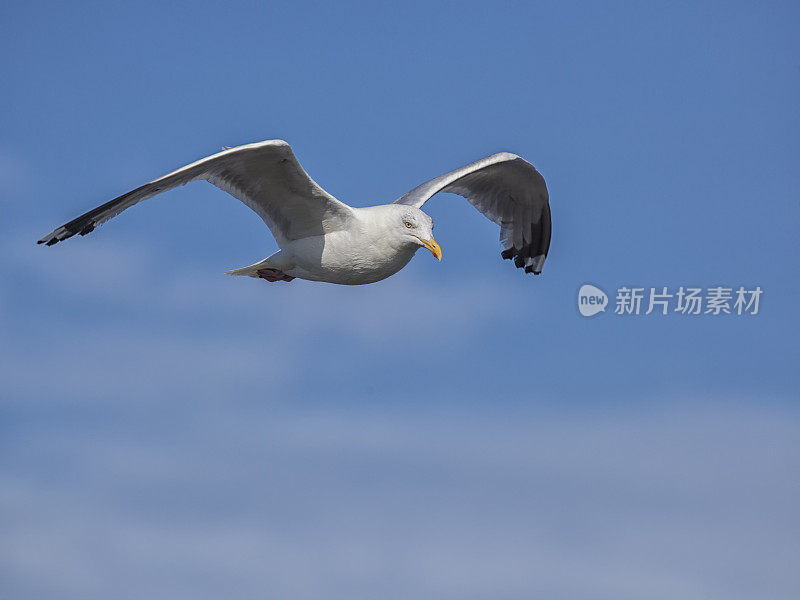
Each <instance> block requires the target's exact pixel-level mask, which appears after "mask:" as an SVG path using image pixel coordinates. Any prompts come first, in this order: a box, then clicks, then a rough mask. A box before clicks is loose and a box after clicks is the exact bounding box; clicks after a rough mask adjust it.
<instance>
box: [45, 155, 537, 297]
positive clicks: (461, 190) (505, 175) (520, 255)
mask: <svg viewBox="0 0 800 600" xmlns="http://www.w3.org/2000/svg"><path fill="white" fill-rule="evenodd" d="M197 180H205V181H208V182H210V183H212V184H213V185H215V186H217V187H218V188H220V189H222V190H225V191H226V192H228V193H229V194H231V195H232V196H234V197H235V198H237V199H239V200H241V201H242V202H243V203H244V204H246V205H247V206H248V207H250V208H251V209H252V210H253V211H255V213H256V214H257V215H258V216H259V217H261V218H262V219H263V220H264V222H265V223H266V225H267V227H268V228H269V230H270V231H271V232H272V235H273V236H274V237H275V241H276V242H277V244H278V247H279V248H280V250H279V251H278V252H275V253H274V254H272V255H271V256H268V257H267V258H265V259H264V260H262V261H259V262H257V263H255V264H252V265H250V266H248V267H243V268H241V269H234V270H233V271H228V274H229V275H246V276H250V277H256V278H260V279H265V280H266V281H270V282H276V281H291V280H293V279H295V278H300V279H306V280H309V281H324V282H328V283H338V284H344V285H360V284H367V283H374V282H376V281H381V280H382V279H386V278H387V277H389V276H391V275H394V274H395V273H397V272H398V271H399V270H400V269H402V268H403V267H405V266H406V265H407V264H408V263H409V261H410V260H411V258H412V257H413V256H414V254H415V253H416V251H417V250H419V249H420V248H427V249H428V250H430V251H431V253H432V254H433V256H435V257H436V258H437V259H438V260H440V261H441V260H442V249H441V248H440V247H439V244H438V243H437V242H436V240H435V239H434V238H433V219H431V218H430V216H428V215H427V214H426V213H424V212H422V210H421V208H422V206H423V205H424V204H425V202H427V201H428V200H429V199H430V198H431V197H432V196H434V195H435V194H437V193H439V192H449V193H454V194H458V195H460V196H463V197H464V198H466V199H467V200H468V201H469V202H470V203H471V204H472V205H473V206H474V207H475V208H477V209H478V210H479V211H480V212H481V213H483V214H484V215H485V216H486V217H487V218H489V219H490V220H492V221H494V222H495V223H497V224H498V225H499V226H500V242H501V245H502V247H503V250H502V253H501V256H502V257H503V258H504V259H513V260H514V264H515V265H516V266H517V268H521V269H522V268H524V270H525V272H526V273H535V274H537V275H538V274H539V273H541V271H542V265H543V264H544V260H545V258H546V257H547V251H548V248H549V246H550V227H551V225H550V205H549V201H548V194H547V186H546V185H545V182H544V178H543V177H542V176H541V175H540V174H539V172H538V171H537V170H536V169H535V168H534V167H533V165H531V164H530V163H528V162H526V161H525V160H523V159H522V158H520V157H519V156H517V155H516V154H511V153H509V152H500V153H499V154H493V155H492V156H487V157H486V158H482V159H481V160H478V161H476V162H473V163H470V164H468V165H465V166H463V167H461V168H460V169H456V170H454V171H450V172H449V173H445V174H444V175H440V176H439V177H436V178H435V179H431V180H430V181H426V182H425V183H423V184H422V185H419V186H417V187H415V188H414V189H413V190H411V191H410V192H408V193H407V194H404V195H403V196H401V197H400V198H398V199H397V200H395V201H394V202H392V203H391V204H381V205H378V206H368V207H364V208H356V207H353V206H348V205H347V204H344V203H343V202H340V201H339V200H337V199H336V198H334V197H333V196H331V195H330V194H329V193H328V192H326V191H325V190H323V189H322V188H321V187H320V186H319V185H317V183H316V182H314V180H313V179H311V177H309V176H308V173H306V172H305V170H303V167H301V166H300V163H299V162H298V160H297V158H295V155H294V153H293V152H292V149H291V147H290V146H289V144H288V143H286V142H284V141H283V140H267V141H264V142H257V143H254V144H246V145H244V146H237V147H235V148H224V149H223V151H222V152H219V153H217V154H213V155H212V156H208V157H206V158H203V159H201V160H198V161H197V162H193V163H191V164H189V165H186V166H185V167H182V168H180V169H178V170H177V171H173V172H172V173H169V174H167V175H164V176H163V177H159V178H158V179H155V180H153V181H151V182H150V183H146V184H145V185H143V186H141V187H138V188H136V189H135V190H133V191H130V192H128V193H127V194H123V195H122V196H120V197H118V198H115V199H113V200H111V201H109V202H106V203H105V204H103V205H102V206H98V207H97V208H95V209H93V210H90V211H89V212H87V213H85V214H83V215H81V216H79V217H78V218H76V219H74V220H72V221H70V222H69V223H67V224H66V225H62V226H61V227H59V228H58V229H56V230H54V231H52V232H51V233H48V234H47V235H46V236H44V237H43V238H42V239H40V240H39V241H38V243H39V244H46V245H48V246H52V245H53V244H57V243H58V242H61V241H63V240H66V239H67V238H70V237H72V236H73V235H75V234H76V233H77V234H79V235H86V234H87V233H90V232H91V231H93V230H94V229H95V227H97V226H98V225H100V224H102V223H105V222H106V221H108V220H109V219H111V218H112V217H115V216H116V215H118V214H119V213H121V212H122V211H124V210H125V209H127V208H130V207H131V206H133V205H134V204H138V203H139V202H141V201H142V200H147V199H148V198H152V197H153V196H155V195H157V194H160V193H161V192H165V191H167V190H170V189H172V188H175V187H178V186H181V185H185V184H187V183H189V182H191V181H197Z"/></svg>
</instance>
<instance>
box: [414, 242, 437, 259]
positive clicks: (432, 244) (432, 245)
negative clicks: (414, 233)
mask: <svg viewBox="0 0 800 600" xmlns="http://www.w3.org/2000/svg"><path fill="white" fill-rule="evenodd" d="M419 241H420V242H422V245H423V246H425V247H426V248H427V249H428V250H430V251H431V254H433V255H434V256H435V257H436V258H437V259H439V260H442V249H441V248H440V247H439V244H437V243H436V240H435V239H433V238H431V239H429V240H423V239H422V238H420V239H419Z"/></svg>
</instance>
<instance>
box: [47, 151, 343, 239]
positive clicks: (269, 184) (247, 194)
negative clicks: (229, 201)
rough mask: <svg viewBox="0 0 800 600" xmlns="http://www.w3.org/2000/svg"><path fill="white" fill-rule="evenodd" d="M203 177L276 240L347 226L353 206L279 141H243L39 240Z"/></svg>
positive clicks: (82, 230)
mask: <svg viewBox="0 0 800 600" xmlns="http://www.w3.org/2000/svg"><path fill="white" fill-rule="evenodd" d="M203 179H204V180H206V181H209V182H210V183H212V184H214V185H215V186H217V187H218V188H220V189H223V190H225V191H226V192H228V193H229V194H231V195H232V196H234V197H236V198H238V199H239V200H241V201H242V202H243V203H244V204H246V205H247V206H248V207H250V208H251V209H252V210H253V211H255V212H256V213H257V214H258V215H259V216H260V217H261V218H262V219H263V220H264V222H265V223H266V224H267V227H269V228H270V230H271V231H272V234H273V235H274V236H275V239H276V240H277V242H278V244H279V245H283V244H285V243H286V242H288V241H291V240H296V239H300V238H303V237H309V236H313V235H320V234H323V233H327V232H329V231H336V230H338V229H343V228H345V227H346V226H347V223H348V221H349V220H350V219H351V218H352V210H351V208H350V207H349V206H347V205H346V204H343V203H342V202H339V201H338V200H337V199H336V198H334V197H333V196H331V195H330V194H329V193H328V192H326V191H325V190H323V189H322V188H321V187H320V186H319V185H317V184H316V183H315V182H314V180H313V179H311V177H309V176H308V173H306V172H305V171H304V170H303V167H301V166H300V163H299V162H298V161H297V158H295V155H294V153H293V152H292V149H291V147H290V146H289V144H287V143H286V142H284V141H283V140H268V141H265V142H258V143H255V144H247V145H245V146H238V147H236V148H230V149H225V150H223V151H222V152H219V153H217V154H214V155H212V156H209V157H207V158H204V159H201V160H199V161H197V162H194V163H192V164H190V165H187V166H185V167H183V168H181V169H178V170H177V171H173V172H172V173H169V174H167V175H164V176H163V177H159V178H158V179H156V180H154V181H151V182H150V183H147V184H145V185H143V186H141V187H139V188H136V189H135V190H133V191H131V192H128V193H127V194H123V195H122V196H120V197H118V198H115V199H113V200H111V201H110V202H106V203H105V204H103V205H102V206H98V207H97V208H95V209H94V210H90V211H89V212H87V213H85V214H83V215H81V216H80V217H78V218H76V219H74V220H72V221H70V222H69V223H67V224H65V225H62V226H61V227H59V228H58V229H56V230H54V231H52V232H51V233H49V234H47V235H46V236H44V237H43V238H42V239H41V240H39V242H38V243H40V244H47V245H48V246H52V245H53V244H56V243H58V242H60V241H62V240H65V239H67V238H70V237H72V236H73V235H75V234H76V233H77V234H80V235H86V234H87V233H89V232H91V231H92V230H93V229H94V228H95V227H97V226H98V225H100V224H102V223H105V222H106V221H108V220H109V219H111V218H112V217H115V216H116V215H118V214H119V213H121V212H122V211H124V210H125V209H126V208H130V207H131V206H133V205H134V204H137V203H139V202H141V201H142V200H146V199H148V198H152V197H153V196H155V195H156V194H160V193H161V192H164V191H167V190H169V189H172V188H175V187H178V186H181V185H186V184H187V183H189V182H191V181H198V180H203Z"/></svg>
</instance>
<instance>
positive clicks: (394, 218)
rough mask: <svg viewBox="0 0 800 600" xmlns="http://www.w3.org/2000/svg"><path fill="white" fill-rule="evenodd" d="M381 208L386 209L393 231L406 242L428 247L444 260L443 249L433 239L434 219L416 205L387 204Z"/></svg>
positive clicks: (388, 221)
mask: <svg viewBox="0 0 800 600" xmlns="http://www.w3.org/2000/svg"><path fill="white" fill-rule="evenodd" d="M380 208H381V209H383V210H384V211H385V213H384V219H386V224H387V225H388V227H389V229H390V230H391V231H392V233H396V235H397V236H398V237H399V238H400V239H402V240H403V241H405V242H408V243H412V244H416V245H417V246H421V247H423V248H427V249H428V250H430V251H431V254H433V255H434V256H435V257H436V258H437V259H438V260H442V249H441V248H440V247H439V244H438V243H436V240H435V239H433V219H431V218H430V217H429V216H428V215H426V214H425V213H424V212H422V211H421V210H420V209H418V208H416V207H414V206H403V205H400V204H386V205H384V206H381V207H380Z"/></svg>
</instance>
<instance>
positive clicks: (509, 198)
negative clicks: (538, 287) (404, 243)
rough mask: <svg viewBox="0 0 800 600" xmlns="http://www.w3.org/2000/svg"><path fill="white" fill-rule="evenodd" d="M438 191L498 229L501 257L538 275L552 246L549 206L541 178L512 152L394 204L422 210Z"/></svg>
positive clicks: (483, 161)
mask: <svg viewBox="0 0 800 600" xmlns="http://www.w3.org/2000/svg"><path fill="white" fill-rule="evenodd" d="M438 192H450V193H453V194H458V195H459V196H463V197H464V198H466V199H467V200H469V202H470V203H471V204H472V205H473V206H474V207H475V208H477V209H478V210H479V211H480V212H481V213H483V214H484V215H485V216H486V217H487V218H488V219H490V220H491V221H494V222H495V223H497V224H498V225H499V226H500V243H501V244H502V246H503V252H502V256H503V258H506V259H511V258H513V259H514V264H515V265H516V266H517V267H518V268H523V267H524V268H525V272H526V273H536V274H538V273H541V271H542V265H543V264H544V260H545V258H547V252H548V250H549V248H550V233H551V219H550V203H549V197H548V194H547V185H546V184H545V181H544V177H542V175H541V174H540V173H539V171H537V170H536V169H535V168H534V166H533V165H532V164H530V163H529V162H527V161H525V160H523V159H522V158H520V157H519V156H517V155H516V154H511V153H509V152H500V153H499V154H493V155H492V156H487V157H486V158H483V159H481V160H478V161H475V162H474V163H470V164H468V165H465V166H463V167H461V168H460V169H456V170H455V171H450V172H449V173H445V174H444V175H440V176H439V177H436V178H435V179H431V180H430V181H426V182H425V183H423V184H422V185H419V186H417V187H415V188H414V189H413V190H411V191H410V192H408V193H407V194H405V195H403V196H401V197H400V198H398V199H397V200H395V204H408V205H410V206H416V207H417V208H421V207H422V205H423V204H425V202H427V201H428V200H429V199H430V198H431V196H433V195H434V194H437V193H438Z"/></svg>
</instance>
